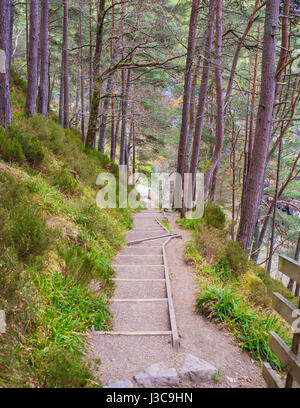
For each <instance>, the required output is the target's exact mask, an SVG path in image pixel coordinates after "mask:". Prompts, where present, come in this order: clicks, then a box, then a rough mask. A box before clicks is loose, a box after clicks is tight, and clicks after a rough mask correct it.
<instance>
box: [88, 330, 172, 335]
mask: <svg viewBox="0 0 300 408" xmlns="http://www.w3.org/2000/svg"><path fill="white" fill-rule="evenodd" d="M93 334H97V335H102V336H170V335H172V332H171V331H134V332H128V331H111V332H104V331H93Z"/></svg>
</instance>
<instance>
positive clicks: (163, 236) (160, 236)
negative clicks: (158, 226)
mask: <svg viewBox="0 0 300 408" xmlns="http://www.w3.org/2000/svg"><path fill="white" fill-rule="evenodd" d="M174 236H175V235H174V234H168V235H166V234H165V235H159V236H156V237H151V238H144V239H138V240H135V241H129V242H127V246H131V245H135V244H140V243H141V242H145V241H154V240H156V239H162V238H170V237H174Z"/></svg>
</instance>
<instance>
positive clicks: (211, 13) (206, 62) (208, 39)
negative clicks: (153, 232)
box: [190, 0, 216, 192]
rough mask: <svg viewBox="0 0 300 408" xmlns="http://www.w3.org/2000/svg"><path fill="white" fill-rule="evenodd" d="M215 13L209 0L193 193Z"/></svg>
mask: <svg viewBox="0 0 300 408" xmlns="http://www.w3.org/2000/svg"><path fill="white" fill-rule="evenodd" d="M215 13H216V0H210V3H209V17H208V25H207V30H206V39H205V52H204V61H203V71H202V78H201V86H200V91H199V102H198V110H197V117H196V124H195V133H194V142H193V151H192V159H191V166H190V173H192V175H193V192H194V191H195V180H196V173H197V169H198V164H199V152H200V143H201V138H202V130H203V123H204V115H205V110H206V100H207V93H208V79H209V73H210V56H211V47H212V37H213V29H214V18H215Z"/></svg>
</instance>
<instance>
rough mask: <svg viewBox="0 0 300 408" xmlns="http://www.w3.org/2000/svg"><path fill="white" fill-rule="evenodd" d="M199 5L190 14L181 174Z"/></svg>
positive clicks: (179, 158) (180, 171)
mask: <svg viewBox="0 0 300 408" xmlns="http://www.w3.org/2000/svg"><path fill="white" fill-rule="evenodd" d="M199 5H200V0H193V3H192V10H191V16H190V26H189V38H188V49H187V57H186V66H185V75H184V93H183V106H182V119H181V130H180V140H179V147H178V159H177V160H178V161H177V172H178V173H179V174H181V175H183V172H184V156H185V149H186V143H187V137H188V124H189V113H190V100H191V82H192V67H193V62H194V54H195V39H196V32H197V22H198V16H199Z"/></svg>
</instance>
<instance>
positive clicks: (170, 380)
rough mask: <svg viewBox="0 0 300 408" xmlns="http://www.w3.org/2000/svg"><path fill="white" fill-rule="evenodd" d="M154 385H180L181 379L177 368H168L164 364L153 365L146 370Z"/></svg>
mask: <svg viewBox="0 0 300 408" xmlns="http://www.w3.org/2000/svg"><path fill="white" fill-rule="evenodd" d="M146 374H148V376H149V379H150V381H151V383H152V384H154V385H156V386H160V385H162V386H163V385H179V378H178V375H177V371H176V370H175V368H168V367H167V366H166V365H165V364H164V363H158V364H152V365H151V366H150V367H148V368H147V369H146Z"/></svg>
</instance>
